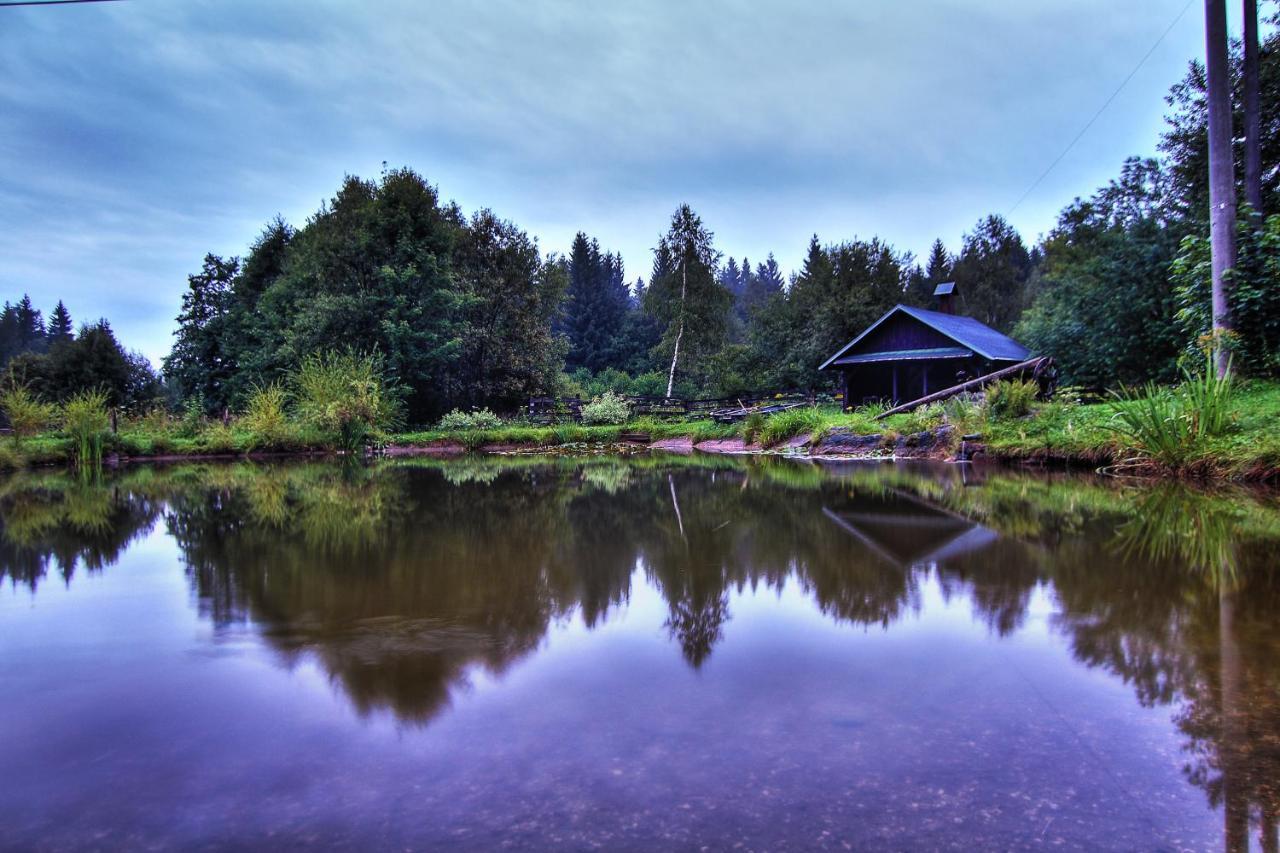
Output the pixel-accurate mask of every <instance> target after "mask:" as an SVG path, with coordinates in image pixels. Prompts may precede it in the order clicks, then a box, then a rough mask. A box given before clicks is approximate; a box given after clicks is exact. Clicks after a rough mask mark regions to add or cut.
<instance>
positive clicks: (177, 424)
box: [0, 380, 1280, 480]
mask: <svg viewBox="0 0 1280 853" xmlns="http://www.w3.org/2000/svg"><path fill="white" fill-rule="evenodd" d="M1231 399H1232V402H1231V406H1230V416H1231V428H1230V429H1226V430H1225V431H1221V432H1220V433H1219V434H1215V435H1209V436H1207V437H1205V438H1204V439H1203V440H1202V441H1200V442H1199V443H1198V444H1197V445H1196V446H1195V447H1194V448H1193V449H1192V450H1191V451H1189V452H1187V453H1186V454H1185V456H1184V457H1183V458H1182V459H1181V460H1180V462H1179V465H1178V466H1177V473H1180V474H1183V475H1189V476H1204V477H1214V478H1223V479H1249V480H1274V479H1276V478H1277V477H1278V476H1280V431H1277V430H1276V429H1275V426H1274V425H1275V424H1276V423H1277V422H1280V382H1275V381H1260V380H1254V381H1247V382H1240V383H1238V384H1237V387H1236V389H1235V392H1234V394H1233V396H1232V398H1231ZM269 408H270V407H269ZM882 411H883V409H882V408H874V407H868V408H862V409H858V410H855V411H852V412H841V411H839V410H838V409H837V408H836V407H804V408H799V409H792V410H789V411H787V412H782V413H779V414H777V415H772V416H766V417H762V418H752V419H750V420H748V421H745V422H740V423H737V424H717V423H714V422H713V421H710V420H693V421H679V420H662V419H658V418H649V417H644V418H637V419H635V420H632V421H631V422H629V423H627V424H624V425H597V426H586V425H581V424H558V425H550V426H536V425H530V424H520V423H512V424H504V425H502V426H500V427H497V428H494V429H469V430H441V429H427V430H417V431H406V432H399V433H393V434H390V435H388V436H386V437H385V439H384V440H385V442H386V443H387V444H392V445H400V446H424V445H430V444H442V443H453V444H459V445H461V446H462V447H463V448H465V449H468V450H476V449H479V448H482V447H485V446H491V445H509V446H517V447H529V448H552V447H556V446H564V445H571V446H584V445H585V446H598V447H603V446H607V445H610V444H613V443H616V442H618V441H619V440H620V439H621V438H622V436H623V435H624V434H627V433H643V434H646V435H647V436H648V437H649V438H650V439H651V440H654V441H657V440H662V439H677V438H688V439H690V440H692V441H693V442H694V443H695V444H696V443H701V442H703V441H710V440H716V439H735V438H741V439H744V440H747V439H754V440H757V441H759V442H760V443H761V444H762V445H764V446H766V447H773V446H777V445H778V444H780V443H782V442H784V441H787V440H789V439H792V438H795V437H797V436H808V437H809V440H810V442H811V443H817V442H819V441H820V440H821V438H822V437H823V436H824V435H826V434H828V433H829V432H831V431H832V430H836V429H839V430H848V431H850V432H852V433H855V434H860V435H872V434H879V435H882V436H884V437H885V441H887V442H892V440H894V439H896V438H897V437H898V436H900V435H905V436H909V435H912V434H914V433H918V432H922V431H924V430H928V429H932V428H934V427H936V426H938V425H939V424H941V423H944V422H946V423H949V424H951V425H953V426H954V427H955V433H954V434H955V435H956V436H957V437H958V436H960V435H964V434H969V433H978V434H980V435H981V439H980V440H981V443H982V444H983V445H984V446H985V448H986V449H987V452H988V453H989V454H990V455H991V456H994V457H999V458H1006V459H1024V460H1033V461H1057V462H1070V463H1088V464H1093V465H1104V464H1110V463H1113V462H1115V461H1117V460H1123V459H1126V458H1129V457H1131V456H1133V455H1134V454H1135V453H1137V452H1138V451H1139V448H1137V447H1136V446H1135V445H1136V444H1137V442H1136V441H1135V440H1134V439H1132V438H1131V437H1128V436H1126V435H1124V434H1123V431H1118V430H1117V428H1116V427H1117V421H1116V411H1115V409H1114V406H1113V405H1112V404H1109V403H1098V404H1091V405H1085V404H1080V403H1075V402H1065V401H1064V402H1050V403H1035V404H1033V405H1032V407H1031V413H1030V414H1029V415H1027V416H1026V417H1022V418H1004V419H994V420H993V419H991V418H990V417H989V413H988V412H987V411H986V410H985V409H984V408H983V407H982V406H980V405H978V404H976V403H969V402H965V401H959V400H957V401H948V402H947V403H946V404H944V405H943V406H930V407H927V408H925V409H921V410H918V411H916V412H911V413H908V414H904V415H894V416H892V417H889V418H886V419H885V420H882V421H877V420H875V419H874V418H875V416H876V415H877V414H879V413H880V412H882ZM188 420H189V419H181V418H172V417H165V416H161V415H157V414H154V413H153V414H151V415H148V416H144V417H141V418H137V419H133V420H129V421H124V422H122V423H121V425H120V432H119V433H118V434H115V435H112V434H106V435H104V436H103V439H102V452H103V453H104V454H105V455H110V454H117V453H118V454H122V455H124V456H129V457H135V458H145V457H153V456H169V455H172V456H209V455H243V454H248V453H252V452H261V451H263V450H270V451H278V452H295V451H321V450H334V449H335V444H334V443H333V441H332V438H328V437H326V435H325V434H323V433H322V432H321V431H320V430H318V429H316V428H314V427H308V426H306V425H304V424H300V423H298V422H297V421H296V420H290V421H289V422H287V423H285V424H284V425H283V426H282V425H280V424H279V423H278V422H276V421H275V419H274V417H272V418H267V419H266V420H268V421H271V430H270V432H271V433H272V435H271V437H270V440H269V441H268V440H265V439H264V436H263V435H261V434H260V433H258V432H256V431H254V430H253V429H250V428H249V421H247V420H246V419H237V420H233V421H232V422H231V424H230V425H229V426H224V425H223V424H221V423H220V422H209V421H204V420H196V421H195V422H194V423H188V422H187V421H188ZM1210 431H1211V432H1212V431H1213V430H1210ZM76 449H77V448H76V442H74V441H73V440H72V439H71V437H69V436H68V435H66V434H63V433H61V432H44V433H40V434H38V435H35V436H31V437H29V438H26V439H24V440H23V441H22V442H21V444H17V443H16V442H0V470H2V469H15V468H22V467H29V466H37V465H48V464H61V465H66V464H68V463H69V462H70V461H71V459H72V458H73V456H74V454H75V452H76Z"/></svg>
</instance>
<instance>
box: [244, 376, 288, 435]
mask: <svg viewBox="0 0 1280 853" xmlns="http://www.w3.org/2000/svg"><path fill="white" fill-rule="evenodd" d="M288 399H289V397H288V393H287V392H286V391H285V389H284V386H282V385H281V384H280V383H278V382H273V383H271V384H270V385H263V386H261V387H258V388H256V389H254V391H253V393H251V394H250V395H249V402H248V403H247V404H246V405H245V409H244V414H243V415H242V416H241V418H240V423H241V425H242V426H244V427H245V428H246V429H248V430H249V431H250V432H251V433H253V435H254V439H255V441H256V442H257V443H260V444H265V445H268V446H275V445H279V444H280V443H281V442H283V441H284V439H285V437H286V436H287V435H288V432H289V417H288V413H287V412H286V406H287V404H288Z"/></svg>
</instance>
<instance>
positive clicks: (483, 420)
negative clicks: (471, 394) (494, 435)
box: [436, 408, 502, 432]
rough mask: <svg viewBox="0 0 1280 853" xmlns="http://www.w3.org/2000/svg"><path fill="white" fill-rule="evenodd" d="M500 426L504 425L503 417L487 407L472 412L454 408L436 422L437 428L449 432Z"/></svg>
mask: <svg viewBox="0 0 1280 853" xmlns="http://www.w3.org/2000/svg"><path fill="white" fill-rule="evenodd" d="M500 426H502V418H500V417H498V416H497V415H495V414H494V413H493V412H491V411H489V410H488V409H487V408H486V409H477V410H475V411H471V412H464V411H461V410H459V409H454V410H453V411H452V412H450V413H449V414H447V415H445V416H444V417H443V418H441V419H440V423H438V424H436V429H442V430H448V431H449V432H464V431H466V430H475V429H497V428H498V427H500Z"/></svg>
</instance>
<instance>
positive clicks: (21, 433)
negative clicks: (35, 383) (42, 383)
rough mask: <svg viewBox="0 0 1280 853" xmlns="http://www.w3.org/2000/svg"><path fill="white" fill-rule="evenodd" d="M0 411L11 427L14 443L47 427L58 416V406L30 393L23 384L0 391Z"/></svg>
mask: <svg viewBox="0 0 1280 853" xmlns="http://www.w3.org/2000/svg"><path fill="white" fill-rule="evenodd" d="M0 411H3V412H4V416H5V418H6V419H8V421H9V426H10V427H11V428H12V429H13V440H14V442H15V443H18V442H21V441H22V439H24V438H28V437H30V436H33V435H35V434H36V433H38V432H40V431H41V430H43V429H45V428H47V427H48V426H49V425H50V424H52V423H53V422H54V421H55V420H56V419H57V417H58V407H57V406H54V405H52V404H50V403H46V402H44V401H43V400H41V399H40V398H39V397H37V396H36V395H35V394H32V393H31V390H30V389H29V388H27V386H25V385H17V384H15V385H13V386H12V387H10V388H8V389H7V390H6V391H4V392H3V393H0Z"/></svg>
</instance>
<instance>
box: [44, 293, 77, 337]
mask: <svg viewBox="0 0 1280 853" xmlns="http://www.w3.org/2000/svg"><path fill="white" fill-rule="evenodd" d="M46 335H47V336H48V338H49V345H50V346H53V345H54V344H56V343H63V342H66V341H70V340H72V339H73V338H75V332H74V331H73V326H72V325H71V312H70V311H68V310H67V306H66V305H63V304H62V300H61V299H59V300H58V304H57V305H55V306H54V308H53V313H52V314H50V315H49V327H48V330H47V331H46Z"/></svg>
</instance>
